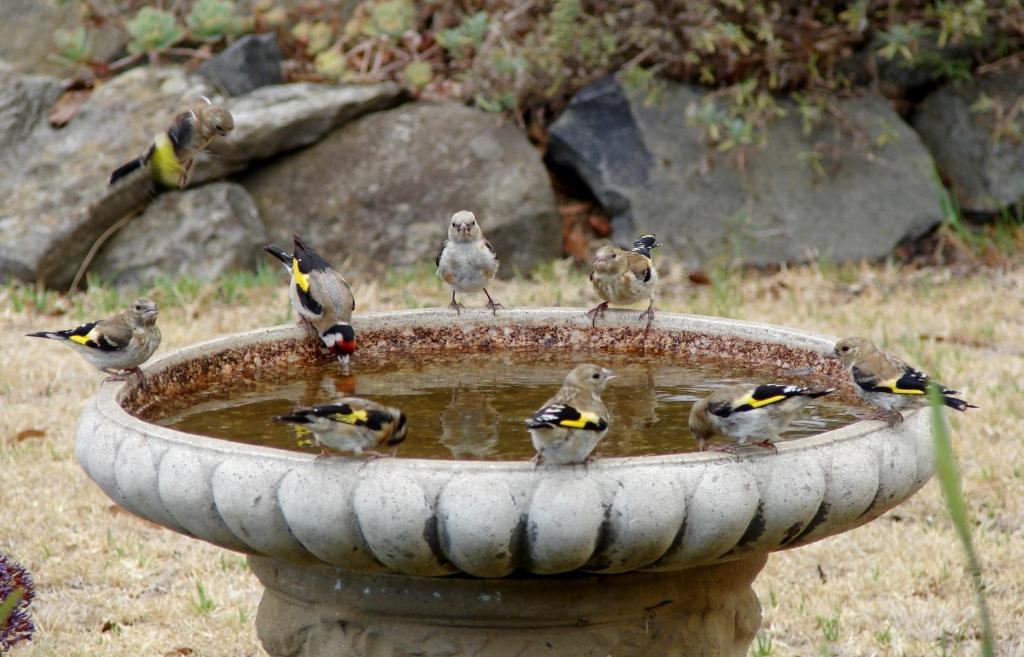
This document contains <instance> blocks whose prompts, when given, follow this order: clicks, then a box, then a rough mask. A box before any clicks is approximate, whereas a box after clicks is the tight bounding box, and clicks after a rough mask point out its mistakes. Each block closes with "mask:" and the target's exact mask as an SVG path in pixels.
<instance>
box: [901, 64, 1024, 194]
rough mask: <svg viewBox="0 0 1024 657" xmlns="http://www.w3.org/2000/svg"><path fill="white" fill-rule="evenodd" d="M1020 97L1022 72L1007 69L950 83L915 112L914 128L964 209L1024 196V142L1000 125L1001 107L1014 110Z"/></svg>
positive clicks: (1022, 93)
mask: <svg viewBox="0 0 1024 657" xmlns="http://www.w3.org/2000/svg"><path fill="white" fill-rule="evenodd" d="M983 98H984V99H985V101H984V102H982V103H980V104H979V103H978V101H979V100H982V99H983ZM1022 98H1024V74H1022V73H1021V72H1020V71H1019V70H1007V71H1002V72H999V73H993V74H990V75H986V76H984V77H978V78H975V79H974V80H973V81H972V82H970V83H960V84H948V85H946V86H944V87H942V88H940V89H938V90H937V91H935V92H934V93H932V94H929V95H928V97H927V98H925V100H924V102H922V103H921V106H920V108H919V110H918V112H917V114H916V115H915V116H914V119H913V124H914V128H916V129H917V131H918V133H919V134H920V135H921V140H922V141H923V142H924V143H925V145H926V146H928V148H929V149H931V152H932V155H933V156H934V157H935V161H936V163H938V165H939V168H940V169H941V170H942V172H943V173H944V174H945V175H946V176H947V178H948V179H949V181H950V183H951V185H952V187H953V189H954V191H955V192H956V195H957V197H958V198H959V200H960V207H961V208H963V209H964V210H968V211H971V212H980V213H994V212H998V211H999V210H1000V209H1001V208H1004V207H1006V206H1010V205H1014V204H1016V203H1020V202H1022V201H1024V143H1022V142H1021V141H1020V139H1019V137H1018V138H1015V137H1013V136H1007V135H1002V136H1000V135H999V134H998V126H997V125H996V123H997V121H996V117H997V115H998V113H999V110H1000V109H1001V110H1002V112H1003V114H1004V115H1006V114H1008V113H1010V112H1011V111H1012V109H1013V107H1014V105H1015V104H1017V103H1022V102H1024V101H1022V100H1021V99H1022ZM986 104H987V105H988V107H986ZM1020 109H1024V108H1018V111H1019V110H1020ZM1018 123H1019V119H1018Z"/></svg>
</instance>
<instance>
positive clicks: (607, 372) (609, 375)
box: [601, 369, 615, 381]
mask: <svg viewBox="0 0 1024 657" xmlns="http://www.w3.org/2000/svg"><path fill="white" fill-rule="evenodd" d="M601 371H602V372H604V378H605V380H606V381H611V380H612V379H614V378H615V374H613V373H612V371H611V370H606V369H602V370H601Z"/></svg>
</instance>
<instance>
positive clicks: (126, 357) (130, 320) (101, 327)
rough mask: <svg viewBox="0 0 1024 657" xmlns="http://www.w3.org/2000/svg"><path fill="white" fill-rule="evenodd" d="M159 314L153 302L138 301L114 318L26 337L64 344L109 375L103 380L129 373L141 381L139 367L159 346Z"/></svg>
mask: <svg viewBox="0 0 1024 657" xmlns="http://www.w3.org/2000/svg"><path fill="white" fill-rule="evenodd" d="M159 314H160V311H159V309H157V306H156V303H154V302H153V301H150V300H149V299H144V298H139V299H136V300H135V301H134V302H132V305H131V306H129V307H128V309H127V310H125V311H124V312H123V313H121V314H120V315H116V316H115V317H111V318H109V319H101V320H99V321H95V322H89V323H88V324H83V325H81V326H79V327H78V328H73V329H69V330H66V331H40V332H38V333H29V334H28V337H31V338H49V339H50V340H59V341H61V342H63V343H64V344H66V345H67V346H69V347H71V348H72V349H74V350H75V351H77V352H78V353H79V354H80V355H81V356H82V357H83V358H85V360H87V361H88V362H89V364H90V365H92V366H93V367H95V368H96V369H98V370H100V371H101V372H103V373H105V374H109V375H110V376H108V377H107V378H106V379H105V381H121V380H124V378H125V376H126V374H127V373H131V374H133V375H134V376H136V377H138V380H139V381H140V382H141V381H143V380H144V377H143V374H142V370H141V369H139V365H142V364H143V363H145V362H146V361H147V360H149V357H150V356H152V355H153V352H154V351H156V349H157V347H159V346H160V329H159V328H158V327H157V325H156V318H157V315H159ZM117 370H120V371H117Z"/></svg>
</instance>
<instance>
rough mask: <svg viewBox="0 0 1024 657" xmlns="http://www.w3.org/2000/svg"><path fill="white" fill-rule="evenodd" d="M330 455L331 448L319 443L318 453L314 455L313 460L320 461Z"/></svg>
mask: <svg viewBox="0 0 1024 657" xmlns="http://www.w3.org/2000/svg"><path fill="white" fill-rule="evenodd" d="M330 456H334V454H332V453H331V450H329V449H327V447H326V446H325V445H322V444H321V445H320V453H319V454H317V455H316V458H315V459H313V461H314V462H316V461H322V460H323V459H325V458H328V457H330Z"/></svg>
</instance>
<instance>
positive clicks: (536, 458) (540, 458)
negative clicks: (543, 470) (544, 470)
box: [530, 452, 544, 468]
mask: <svg viewBox="0 0 1024 657" xmlns="http://www.w3.org/2000/svg"><path fill="white" fill-rule="evenodd" d="M530 461H532V462H533V467H535V468H539V467H540V466H541V464H542V463H544V455H543V454H541V453H540V452H537V453H536V454H534V455H533V458H532V459H530Z"/></svg>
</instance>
